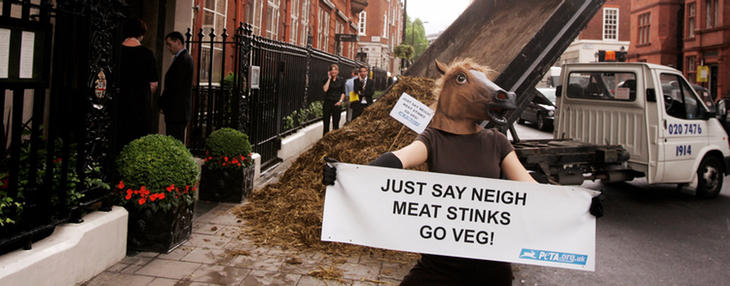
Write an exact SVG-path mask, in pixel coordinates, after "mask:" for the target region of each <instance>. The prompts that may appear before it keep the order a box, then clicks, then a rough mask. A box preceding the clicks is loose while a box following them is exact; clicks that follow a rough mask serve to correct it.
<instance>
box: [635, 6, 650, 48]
mask: <svg viewBox="0 0 730 286" xmlns="http://www.w3.org/2000/svg"><path fill="white" fill-rule="evenodd" d="M650 27H651V13H644V14H641V15H639V39H638V42H639V45H644V44H649V28H650Z"/></svg>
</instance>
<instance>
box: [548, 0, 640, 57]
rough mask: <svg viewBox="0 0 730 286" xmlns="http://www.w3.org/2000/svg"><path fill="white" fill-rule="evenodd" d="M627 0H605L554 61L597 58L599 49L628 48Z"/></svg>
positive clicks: (619, 49)
mask: <svg viewBox="0 0 730 286" xmlns="http://www.w3.org/2000/svg"><path fill="white" fill-rule="evenodd" d="M630 15H631V0H607V1H606V2H605V4H603V7H601V9H600V10H599V11H598V12H597V13H596V15H595V16H593V18H592V19H591V20H590V21H589V22H588V24H587V25H586V27H585V28H584V29H583V31H581V33H580V34H579V35H578V37H577V38H576V39H575V40H574V41H573V42H572V43H571V44H570V46H569V47H568V48H567V49H566V50H565V52H564V53H563V54H562V55H561V57H560V59H559V60H558V62H557V63H556V64H557V65H562V64H566V63H588V62H597V61H598V54H599V51H622V50H624V51H625V50H627V49H628V48H629V41H630V31H631V28H630V27H631V25H630V21H629V18H630Z"/></svg>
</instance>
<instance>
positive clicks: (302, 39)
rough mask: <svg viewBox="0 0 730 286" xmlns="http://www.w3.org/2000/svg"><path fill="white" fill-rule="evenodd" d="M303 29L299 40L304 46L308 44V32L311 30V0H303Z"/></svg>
mask: <svg viewBox="0 0 730 286" xmlns="http://www.w3.org/2000/svg"><path fill="white" fill-rule="evenodd" d="M300 18H301V19H302V31H301V37H299V41H300V43H301V45H302V46H306V45H307V36H308V35H307V32H308V31H309V0H302V16H301V17H300Z"/></svg>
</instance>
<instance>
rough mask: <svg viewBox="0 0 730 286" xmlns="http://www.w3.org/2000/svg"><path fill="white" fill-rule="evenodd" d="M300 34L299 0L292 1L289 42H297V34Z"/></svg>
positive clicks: (294, 43) (293, 43)
mask: <svg viewBox="0 0 730 286" xmlns="http://www.w3.org/2000/svg"><path fill="white" fill-rule="evenodd" d="M298 35H299V0H292V1H291V28H290V29H289V42H290V43H291V44H292V45H296V44H297V36H298Z"/></svg>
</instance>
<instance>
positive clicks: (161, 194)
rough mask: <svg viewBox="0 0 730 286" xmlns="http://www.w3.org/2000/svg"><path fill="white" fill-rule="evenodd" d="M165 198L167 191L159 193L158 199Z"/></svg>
mask: <svg viewBox="0 0 730 286" xmlns="http://www.w3.org/2000/svg"><path fill="white" fill-rule="evenodd" d="M164 198H165V193H159V194H157V199H158V200H161V199H164Z"/></svg>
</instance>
